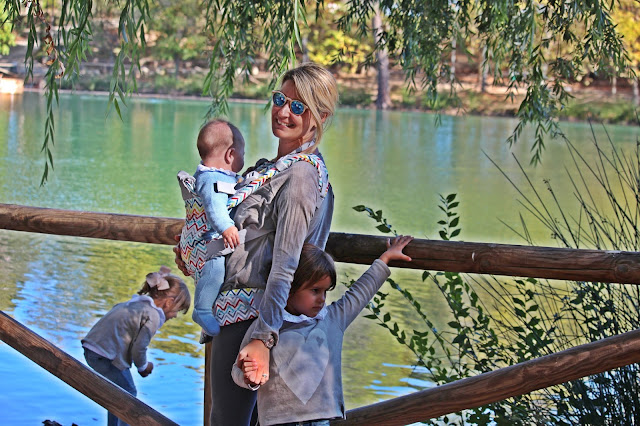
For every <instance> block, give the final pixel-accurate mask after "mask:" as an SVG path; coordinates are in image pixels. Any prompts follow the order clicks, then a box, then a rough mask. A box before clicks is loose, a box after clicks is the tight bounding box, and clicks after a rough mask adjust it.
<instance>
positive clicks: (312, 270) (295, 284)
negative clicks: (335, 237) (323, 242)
mask: <svg viewBox="0 0 640 426" xmlns="http://www.w3.org/2000/svg"><path fill="white" fill-rule="evenodd" d="M326 276H329V278H330V279H331V287H329V290H333V289H334V288H335V287H336V266H335V264H334V263H333V258H331V256H330V255H329V253H327V252H326V251H324V250H322V249H321V248H319V247H316V246H314V245H313V244H309V243H305V244H304V245H303V246H302V252H301V253H300V263H298V269H296V272H295V274H293V281H292V282H291V291H290V294H293V293H295V292H296V291H298V290H299V289H300V287H302V285H303V284H306V283H309V282H318V281H320V280H321V279H322V278H324V277H326Z"/></svg>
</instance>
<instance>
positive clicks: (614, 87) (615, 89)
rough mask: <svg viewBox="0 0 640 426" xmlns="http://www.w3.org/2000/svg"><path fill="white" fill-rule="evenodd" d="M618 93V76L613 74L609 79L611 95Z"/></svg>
mask: <svg viewBox="0 0 640 426" xmlns="http://www.w3.org/2000/svg"><path fill="white" fill-rule="evenodd" d="M617 92H618V76H616V75H615V74H614V76H613V78H612V79H611V94H612V95H615V94H616V93H617Z"/></svg>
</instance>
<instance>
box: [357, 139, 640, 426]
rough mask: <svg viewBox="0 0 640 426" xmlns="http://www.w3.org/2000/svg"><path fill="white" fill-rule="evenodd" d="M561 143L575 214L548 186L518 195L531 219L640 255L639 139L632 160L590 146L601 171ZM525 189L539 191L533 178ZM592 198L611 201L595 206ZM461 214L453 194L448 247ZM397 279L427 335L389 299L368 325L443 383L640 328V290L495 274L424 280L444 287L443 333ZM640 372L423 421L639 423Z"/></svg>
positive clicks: (446, 224)
mask: <svg viewBox="0 0 640 426" xmlns="http://www.w3.org/2000/svg"><path fill="white" fill-rule="evenodd" d="M565 141H566V144H567V150H568V151H569V154H570V155H571V156H572V157H573V159H574V160H575V162H574V166H575V170H572V171H571V174H570V175H569V176H568V178H569V179H571V181H572V182H574V189H575V191H574V193H575V197H576V199H577V206H576V211H575V212H569V211H566V210H564V209H563V208H562V207H561V205H560V204H559V203H558V202H557V195H556V194H555V193H554V191H553V188H552V187H551V185H550V183H549V182H546V185H547V187H546V188H545V189H546V191H545V193H547V194H549V197H550V200H549V201H545V199H544V197H542V196H541V195H540V191H538V190H537V189H536V188H534V187H533V185H532V184H530V185H531V188H530V189H531V190H532V191H533V193H534V195H533V196H532V197H531V198H529V197H527V196H526V195H524V194H525V193H526V191H525V190H524V189H523V188H518V187H516V189H517V190H518V192H519V193H520V194H521V195H522V196H523V197H525V198H524V201H523V205H524V206H525V208H526V209H527V211H529V212H530V213H531V214H532V215H533V217H534V218H535V220H538V221H540V222H541V223H543V224H544V225H545V226H546V227H548V229H549V230H550V231H551V232H552V233H553V235H554V236H555V238H556V239H557V240H558V241H559V242H560V243H561V244H563V245H564V246H566V247H573V248H594V249H599V250H633V251H638V250H640V233H639V232H638V229H639V228H640V223H639V222H640V205H639V204H638V202H637V200H640V181H639V180H638V178H637V177H638V176H640V141H638V145H637V147H636V149H635V151H634V152H631V153H625V152H620V150H619V149H617V148H616V147H615V145H614V144H613V143H612V142H611V141H609V142H610V143H609V145H610V147H609V149H608V150H605V149H604V148H603V147H602V146H600V145H599V144H598V142H597V140H596V141H595V144H594V149H596V150H597V155H598V156H599V157H600V160H599V161H598V166H597V167H594V166H592V165H591V164H589V163H587V162H586V161H585V160H584V157H583V156H582V155H580V152H579V151H578V149H577V148H576V146H574V145H573V144H572V143H571V142H570V141H568V140H565ZM580 149H585V148H584V146H581V148H580ZM521 169H522V168H521ZM503 173H504V172H503ZM505 176H507V175H506V174H505ZM510 181H511V180H510ZM526 181H528V182H531V180H530V179H528V176H527V179H526ZM511 182H512V184H513V181H511ZM513 185H514V186H515V184H513ZM597 192H602V195H603V196H598V194H597ZM614 194H615V195H614ZM618 197H619V198H618ZM593 200H604V201H605V203H607V204H605V205H594V201H593ZM627 200H629V201H630V202H627ZM457 206H458V202H457V201H456V196H455V194H451V195H448V196H446V197H443V196H441V197H440V208H441V210H442V211H443V213H444V219H443V220H441V221H440V222H438V223H439V224H440V225H441V227H442V228H441V231H440V237H441V238H442V239H445V240H448V239H451V238H453V237H455V236H457V235H458V234H459V229H460V228H459V225H460V221H459V216H458V215H457V213H456V208H457ZM354 209H355V210H357V211H361V212H365V213H367V214H368V215H369V217H370V218H372V219H374V220H375V221H376V222H377V225H376V227H377V229H378V230H380V231H381V232H384V233H389V232H392V233H395V231H394V230H393V227H392V226H391V225H390V224H389V223H388V222H387V220H386V219H385V218H384V217H383V216H382V211H380V210H378V211H375V212H374V210H373V209H371V208H369V207H365V206H357V207H355V208H354ZM523 228H524V229H523V230H522V231H521V232H520V231H517V232H518V233H519V234H520V235H521V236H522V237H523V238H524V239H525V240H526V241H527V242H528V243H529V244H530V245H533V241H531V239H530V238H528V235H530V233H529V232H528V231H527V229H526V221H524V219H523ZM514 231H515V230H514ZM389 281H390V283H391V286H392V288H393V289H394V290H395V291H398V292H399V293H400V294H401V295H402V297H403V298H404V299H405V300H406V302H407V303H408V305H409V306H411V308H412V309H413V310H414V311H415V316H416V317H417V318H419V319H420V320H421V321H422V322H423V324H424V328H423V329H422V330H420V329H419V328H414V329H413V330H408V329H405V328H404V327H403V326H402V325H401V323H400V321H398V320H396V319H395V318H394V316H393V315H392V314H391V313H390V312H389V311H388V310H387V309H386V308H385V301H386V298H387V296H388V294H385V293H382V292H379V293H378V294H377V295H376V297H375V298H374V299H373V301H372V303H371V304H370V306H369V310H370V314H369V315H367V318H369V319H371V320H373V321H376V322H377V323H378V324H379V325H380V326H382V327H383V328H385V329H386V330H388V331H389V333H390V334H391V335H392V336H393V337H394V338H395V339H396V340H397V342H398V343H400V344H401V345H403V346H406V347H407V348H408V349H409V350H411V351H412V352H413V353H414V354H415V356H416V364H417V365H420V366H424V367H425V368H426V369H427V371H428V372H429V375H430V378H431V380H432V381H433V382H434V383H436V384H438V385H440V384H445V383H449V382H453V381H456V380H459V379H462V378H465V377H470V376H473V375H477V374H479V373H483V372H489V371H494V370H496V369H499V368H502V367H505V366H509V365H514V364H517V363H521V362H524V361H527V360H531V359H535V358H539V357H542V356H545V355H549V354H551V353H555V352H559V351H561V350H565V349H569V348H571V347H574V346H577V345H580V344H583V343H587V342H593V341H598V340H601V339H604V338H606V337H610V336H612V335H617V334H620V333H623V332H626V331H630V330H635V329H638V328H640V316H638V314H637V313H638V312H639V311H640V292H639V291H638V290H637V286H631V285H618V284H604V283H595V282H577V281H568V282H564V283H558V282H549V281H547V280H536V279H532V278H529V279H512V280H499V279H497V278H495V277H493V276H480V277H477V276H467V275H463V274H458V273H452V272H437V273H429V272H426V271H425V272H424V273H423V281H429V282H431V283H432V284H434V285H436V286H437V288H438V289H439V290H440V292H441V293H442V295H443V297H444V299H445V301H446V303H447V306H448V307H449V311H450V316H451V318H450V321H449V322H448V323H447V326H446V327H444V328H442V329H440V330H439V329H437V328H436V327H435V326H434V320H435V318H434V319H431V318H430V317H429V315H428V313H425V312H423V311H422V309H421V306H420V303H419V301H418V300H417V299H416V298H414V296H413V295H412V294H411V292H409V291H408V290H406V289H404V288H402V287H401V286H400V284H398V283H396V282H394V281H393V280H389ZM483 295H484V296H483ZM487 308H491V309H487ZM639 374H640V368H639V367H638V365H637V364H632V365H628V366H625V367H622V368H619V369H615V370H611V371H607V372H604V373H601V374H596V375H593V376H590V377H585V378H582V379H579V380H574V381H572V382H569V383H563V384H560V385H557V386H554V387H552V388H547V389H541V390H538V391H535V392H532V393H530V394H526V395H521V396H517V397H514V398H509V399H507V400H504V401H500V402H497V403H494V404H490V405H488V406H485V407H479V408H474V409H469V410H465V411H464V412H461V413H456V414H457V416H452V417H449V416H444V417H443V418H440V419H430V420H427V421H426V423H428V424H441V423H442V422H444V423H445V424H452V423H458V424H465V425H466V424H481V425H485V424H495V425H507V424H509V425H511V424H523V425H525V424H526V425H528V424H549V425H573V424H610V425H617V424H638V423H639V422H640V404H638V400H637V395H638V394H639V392H640V380H639Z"/></svg>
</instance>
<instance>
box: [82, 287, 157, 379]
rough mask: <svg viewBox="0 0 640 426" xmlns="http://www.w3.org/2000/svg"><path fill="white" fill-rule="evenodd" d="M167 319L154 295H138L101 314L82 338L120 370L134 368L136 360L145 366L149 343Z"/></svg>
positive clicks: (140, 368) (139, 368) (86, 345)
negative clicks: (133, 364)
mask: <svg viewBox="0 0 640 426" xmlns="http://www.w3.org/2000/svg"><path fill="white" fill-rule="evenodd" d="M164 321H165V316H164V312H163V311H162V310H161V309H159V308H158V307H156V305H155V303H153V299H152V298H151V297H149V296H138V295H135V296H133V297H132V298H131V300H129V301H127V302H123V303H118V304H117V305H115V306H114V307H113V308H112V309H111V310H110V311H109V312H107V314H106V315H105V316H103V317H102V318H100V319H99V320H98V322H97V323H96V324H95V325H94V326H93V327H92V328H91V330H89V333H87V335H86V336H85V338H84V339H82V340H81V342H82V346H83V347H85V348H87V349H89V350H91V351H93V352H95V353H97V354H98V355H101V356H103V357H105V358H107V359H110V360H111V363H112V364H113V365H114V366H115V367H116V368H118V369H119V370H124V369H127V368H130V367H131V363H132V362H133V363H135V365H136V367H138V370H139V371H140V370H144V368H145V367H146V365H147V346H149V342H151V338H152V337H153V335H154V334H156V331H158V329H159V328H160V327H161V326H162V324H163V323H164Z"/></svg>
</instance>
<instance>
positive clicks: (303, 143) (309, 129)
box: [176, 63, 338, 425]
mask: <svg viewBox="0 0 640 426" xmlns="http://www.w3.org/2000/svg"><path fill="white" fill-rule="evenodd" d="M271 100H272V108H271V129H272V132H273V134H274V136H276V137H277V138H278V150H277V155H276V157H275V158H274V159H273V160H271V161H264V160H261V161H259V162H258V163H257V164H256V166H255V167H254V168H252V169H255V171H256V172H258V173H259V172H260V171H261V170H266V169H267V168H269V167H272V166H273V164H274V163H277V162H278V160H286V159H287V158H290V157H291V156H292V155H295V154H298V153H301V154H310V156H309V157H311V158H312V159H313V161H314V162H315V163H313V164H312V163H310V162H307V161H298V162H295V163H293V164H291V165H290V166H289V167H287V168H286V169H284V170H282V171H281V172H280V173H277V174H275V175H274V176H273V177H272V178H271V179H269V180H268V181H267V182H266V183H265V184H264V185H263V186H262V187H260V189H258V190H257V191H255V192H254V193H252V194H251V195H250V196H248V197H247V198H246V199H245V200H244V201H243V202H242V203H241V204H240V205H239V206H238V207H237V209H236V212H235V216H234V220H235V223H236V226H237V227H238V229H239V230H240V231H242V230H243V229H253V230H256V229H259V230H260V231H261V233H262V235H261V236H259V237H257V238H255V239H253V240H251V241H248V242H246V243H245V244H244V245H241V246H239V247H238V248H236V250H235V251H234V252H233V253H231V254H230V255H228V257H227V260H226V278H225V282H224V284H223V286H222V291H221V294H220V296H219V297H218V299H217V301H216V304H215V307H214V313H215V314H216V317H217V318H218V319H219V322H221V328H220V334H218V335H217V336H215V337H214V338H213V341H212V351H211V357H210V362H211V364H210V366H209V367H210V368H209V371H210V380H211V390H212V391H211V393H212V398H213V401H212V410H211V424H215V425H248V424H249V423H250V421H251V415H252V412H253V411H254V407H255V403H256V394H255V392H251V391H250V390H247V389H243V388H240V387H238V386H236V384H235V383H234V382H233V380H232V378H231V375H230V374H229V369H230V367H231V365H233V364H234V363H236V362H241V361H242V360H243V359H247V358H248V359H251V360H254V361H256V362H257V369H256V371H255V372H254V373H255V374H254V377H253V378H252V382H254V383H260V382H262V383H265V382H266V381H267V380H268V378H269V355H270V349H271V348H272V347H273V346H274V345H277V342H278V332H279V330H280V327H281V325H282V318H283V313H284V308H285V305H286V303H287V298H288V296H289V289H290V287H291V282H292V281H293V275H294V272H295V271H296V268H297V266H298V262H299V259H300V252H301V251H302V246H303V244H304V243H305V242H308V243H311V244H314V245H316V246H318V247H320V248H324V246H325V244H326V242H327V238H328V237H329V229H330V226H331V216H332V214H333V191H332V189H331V186H330V185H329V184H328V177H327V176H326V169H325V168H324V164H323V162H322V156H321V154H320V152H319V151H318V145H319V144H320V142H321V140H322V136H323V133H324V130H325V127H326V125H327V123H328V121H329V119H330V118H331V117H332V116H333V114H334V112H335V109H336V105H337V103H338V91H337V84H336V81H335V79H334V77H333V75H332V74H331V73H330V72H329V71H328V70H326V69H325V68H323V67H321V66H319V65H316V64H313V63H303V64H301V65H300V66H298V67H296V68H293V69H291V70H289V71H287V72H286V73H285V74H284V75H283V76H282V78H281V86H280V88H279V89H278V90H276V91H274V92H273V94H272V98H271ZM316 160H317V161H316ZM322 171H325V173H324V175H323V172H322ZM319 172H320V173H319ZM323 179H324V180H325V181H324V182H323ZM176 263H177V264H178V265H179V266H180V264H181V262H180V260H179V257H177V258H176ZM183 272H184V270H183ZM228 307H233V309H229V310H228V311H225V308H228ZM258 311H259V315H258V313H257V312H258ZM254 321H255V322H257V324H256V325H255V326H254V329H253V330H254V331H253V333H252V334H251V340H250V342H249V343H248V344H247V345H246V346H245V347H244V348H240V343H241V342H242V339H243V337H244V335H245V332H246V331H247V329H248V328H249V326H250V325H251V324H252V323H253V322H254ZM236 356H237V358H236Z"/></svg>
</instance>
